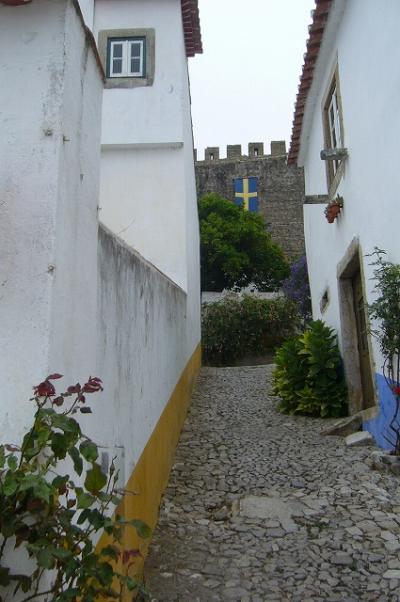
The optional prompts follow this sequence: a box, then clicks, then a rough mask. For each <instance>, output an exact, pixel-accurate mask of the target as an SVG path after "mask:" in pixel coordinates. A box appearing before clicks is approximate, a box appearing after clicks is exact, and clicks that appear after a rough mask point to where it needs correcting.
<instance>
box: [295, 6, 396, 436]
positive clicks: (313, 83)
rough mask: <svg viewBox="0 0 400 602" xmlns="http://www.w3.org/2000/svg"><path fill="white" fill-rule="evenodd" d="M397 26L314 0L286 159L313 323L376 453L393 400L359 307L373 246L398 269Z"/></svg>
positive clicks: (382, 12) (389, 17)
mask: <svg viewBox="0 0 400 602" xmlns="http://www.w3.org/2000/svg"><path fill="white" fill-rule="evenodd" d="M399 20H400V4H399V3H398V2H397V1H396V0H384V1H383V2H375V0H351V2H350V1H346V0H317V1H316V9H315V11H314V13H313V23H312V25H311V26H310V38H309V41H308V45H307V53H306V55H305V63H304V66H303V73H302V77H301V82H300V86H299V94H298V97H297V102H296V110H295V119H294V126H293V135H292V143H291V149H290V152H289V159H288V160H289V162H297V164H298V165H299V166H304V172H305V191H306V192H305V194H306V198H305V205H304V222H305V238H306V250H307V259H308V270H309V277H310V286H311V295H312V305H313V317H314V319H322V320H324V321H325V322H326V323H327V324H328V325H329V326H331V327H333V328H335V329H336V330H337V332H338V336H339V343H340V347H341V352H342V356H343V360H344V368H345V374H346V380H347V384H348V389H349V401H350V411H351V413H356V412H361V413H362V417H363V428H364V429H367V430H369V431H370V432H371V433H372V434H373V436H374V438H375V440H376V442H377V443H378V444H379V445H380V446H382V447H388V444H387V442H386V439H385V434H387V427H388V425H389V421H390V419H391V417H392V415H393V410H394V399H393V396H392V393H391V390H390V389H389V387H388V386H387V384H386V382H385V380H384V378H383V375H382V364H383V359H382V357H381V354H380V349H379V343H378V341H377V340H376V339H374V338H373V337H371V336H370V334H369V319H368V312H367V310H366V305H367V304H369V303H371V302H372V301H373V300H374V292H373V288H374V281H373V280H371V278H372V275H373V274H372V272H373V267H372V266H371V262H372V258H371V257H368V255H369V254H370V253H372V252H373V250H374V248H375V247H379V248H380V249H384V250H385V251H386V252H387V258H388V260H390V261H392V262H394V263H399V262H400V243H399V237H398V233H397V229H398V228H397V219H396V215H397V214H396V208H397V204H398V191H399V189H400V172H399V170H398V169H397V168H396V165H395V163H396V159H397V154H398V152H397V146H398V143H397V141H398V134H399V132H400V112H399V111H398V101H399V98H400V74H399V70H398V67H397V66H398V63H399V60H400V43H399V36H398V23H399ZM322 150H325V154H324V153H323V159H324V160H321V157H320V154H321V151H322ZM329 151H331V152H329ZM335 199H336V200H337V201H338V202H339V204H342V205H343V206H342V208H341V209H340V213H339V214H338V215H337V217H333V218H332V219H331V223H329V222H328V221H327V219H326V217H325V215H324V209H325V207H326V203H328V202H330V203H332V202H333V201H334V200H335Z"/></svg>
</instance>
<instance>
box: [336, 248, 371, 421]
mask: <svg viewBox="0 0 400 602" xmlns="http://www.w3.org/2000/svg"><path fill="white" fill-rule="evenodd" d="M361 266H362V254H361V249H360V246H359V242H358V239H354V240H353V241H352V243H351V244H350V246H349V248H348V249H347V251H346V253H345V255H344V257H343V259H342V261H341V262H340V263H339V265H338V270H337V274H338V286H339V303H340V321H341V334H342V354H343V362H344V368H345V373H346V382H347V387H348V392H349V411H350V414H355V413H357V412H359V411H361V410H366V409H368V408H371V407H374V406H375V405H376V394H375V387H374V379H373V370H372V361H371V359H372V354H371V347H370V337H369V334H368V326H369V321H368V314H367V306H366V296H365V288H364V278H363V273H362V268H361Z"/></svg>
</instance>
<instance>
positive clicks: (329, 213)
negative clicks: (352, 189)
mask: <svg viewBox="0 0 400 602" xmlns="http://www.w3.org/2000/svg"><path fill="white" fill-rule="evenodd" d="M342 208H343V198H342V197H341V196H337V197H336V199H333V200H332V201H330V203H328V205H327V206H326V207H325V217H326V219H327V220H328V223H329V224H333V222H334V221H335V219H336V218H337V216H338V215H339V213H340V211H341V209H342Z"/></svg>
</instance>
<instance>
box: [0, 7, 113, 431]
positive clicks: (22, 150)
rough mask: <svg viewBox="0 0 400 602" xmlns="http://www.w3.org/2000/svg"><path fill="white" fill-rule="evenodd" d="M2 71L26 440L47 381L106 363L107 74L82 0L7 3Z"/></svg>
mask: <svg viewBox="0 0 400 602" xmlns="http://www.w3.org/2000/svg"><path fill="white" fill-rule="evenodd" d="M0 80H1V81H2V82H3V84H2V85H0V128H1V133H2V135H1V137H0V198H1V205H2V219H1V222H0V229H1V233H0V255H1V258H2V260H1V263H0V282H1V294H0V382H1V385H2V414H1V418H0V433H1V437H2V439H3V438H4V437H7V439H10V440H17V441H18V439H19V437H20V436H21V433H22V431H23V430H24V428H26V426H27V424H28V423H29V421H30V411H29V405H28V404H27V399H29V397H30V396H31V393H32V389H31V386H32V385H34V384H37V381H38V379H40V378H43V377H45V376H46V375H47V374H49V373H50V372H54V371H63V372H64V373H65V375H66V378H67V379H69V378H72V379H75V380H76V379H77V378H85V376H87V375H88V374H89V373H91V372H93V371H94V369H95V358H96V353H95V350H96V341H95V336H94V333H95V331H96V328H95V320H96V315H95V307H96V278H95V277H93V274H96V266H97V203H98V179H99V154H100V135H99V123H100V116H101V101H102V78H101V73H100V71H99V68H98V65H97V63H96V60H95V56H94V53H93V50H92V48H91V47H90V46H89V45H88V41H87V39H86V37H85V32H84V29H83V25H82V22H81V19H80V17H79V15H78V13H77V11H76V9H75V6H74V5H73V3H72V2H71V1H69V0H35V2H33V3H32V4H29V5H26V6H23V7H19V8H14V7H7V6H4V5H1V4H0ZM4 82H6V84H4Z"/></svg>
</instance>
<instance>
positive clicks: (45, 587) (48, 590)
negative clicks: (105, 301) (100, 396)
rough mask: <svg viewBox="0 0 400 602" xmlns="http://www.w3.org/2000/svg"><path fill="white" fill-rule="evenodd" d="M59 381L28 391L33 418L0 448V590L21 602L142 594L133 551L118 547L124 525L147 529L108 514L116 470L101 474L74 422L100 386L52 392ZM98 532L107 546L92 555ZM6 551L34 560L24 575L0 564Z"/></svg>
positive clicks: (95, 382)
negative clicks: (19, 437)
mask: <svg viewBox="0 0 400 602" xmlns="http://www.w3.org/2000/svg"><path fill="white" fill-rule="evenodd" d="M61 378H62V375H61V374H51V375H49V376H48V377H47V378H46V379H45V380H44V381H43V382H41V383H40V384H39V385H37V386H35V387H34V397H33V398H32V399H31V401H33V402H34V403H35V404H36V412H35V415H34V421H33V426H32V427H31V428H30V429H29V431H28V432H27V433H26V434H25V436H24V438H23V441H22V444H21V445H20V446H18V445H1V446H0V588H1V589H2V591H3V592H5V593H6V594H10V595H12V596H14V597H15V596H16V595H17V593H18V595H19V596H20V598H21V600H22V602H28V600H29V601H30V600H48V601H50V600H51V601H52V602H66V601H69V602H76V601H77V600H79V601H80V602H94V601H95V600H99V599H103V600H122V598H123V596H125V593H126V592H127V591H132V592H134V591H136V592H138V591H139V590H141V589H142V587H141V585H140V584H139V582H138V581H137V580H136V579H135V578H134V574H133V573H132V571H134V568H135V567H134V562H135V560H136V559H137V558H138V557H139V556H140V551H139V550H137V549H132V550H127V549H124V548H123V546H122V538H123V535H124V531H125V529H126V528H127V527H128V526H130V527H133V528H135V529H136V531H137V533H138V535H139V536H140V537H143V538H148V537H149V536H150V529H149V527H148V526H147V525H146V524H145V523H143V522H142V521H140V520H131V521H126V520H125V519H124V518H123V517H121V516H119V515H118V514H115V515H114V516H110V515H111V514H112V512H111V509H112V508H113V507H114V506H118V505H119V504H120V502H121V501H122V495H123V493H124V492H123V491H120V490H118V488H117V480H118V471H117V470H116V468H115V464H114V461H113V462H112V463H111V466H110V470H109V472H108V473H107V474H106V473H105V472H104V471H103V470H102V468H101V466H100V464H99V463H98V461H97V460H98V455H99V452H98V447H97V445H96V444H95V443H94V442H93V441H92V440H91V439H90V438H89V437H87V436H86V435H84V433H83V432H82V430H81V427H80V425H79V423H78V421H77V420H76V418H75V417H74V416H75V415H76V414H78V413H81V414H89V413H91V411H92V410H91V408H90V406H88V405H87V396H88V395H91V394H94V393H98V392H99V391H102V390H103V386H102V382H101V380H100V379H99V378H97V377H90V378H89V379H88V381H87V382H86V383H85V384H84V385H82V386H81V385H80V384H79V383H77V384H75V385H71V386H69V387H67V389H66V391H65V392H63V393H61V394H57V392H56V387H55V385H54V381H57V380H59V379H61ZM66 459H69V460H70V466H69V470H68V472H69V473H75V476H74V477H71V476H70V474H67V473H66V470H67V469H66V468H65V467H66V466H67V467H68V464H66V463H65V462H63V461H64V460H66ZM61 462H63V463H62V464H61ZM60 467H61V468H60ZM99 532H105V533H106V534H107V535H108V536H109V540H110V541H111V543H108V544H107V545H105V546H103V547H102V548H101V547H100V549H99V547H96V548H95V547H94V545H93V539H94V537H95V536H96V534H97V533H99ZM13 549H23V550H24V552H25V554H27V555H28V556H29V557H30V558H31V559H32V560H33V561H34V568H33V570H32V571H31V572H29V573H28V574H21V573H20V572H18V566H15V564H16V563H15V562H13V563H10V562H7V559H8V558H9V556H10V554H13ZM10 564H11V565H12V566H9V565H10ZM17 564H18V563H17ZM2 599H3V597H2V593H1V592H0V600H2Z"/></svg>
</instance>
